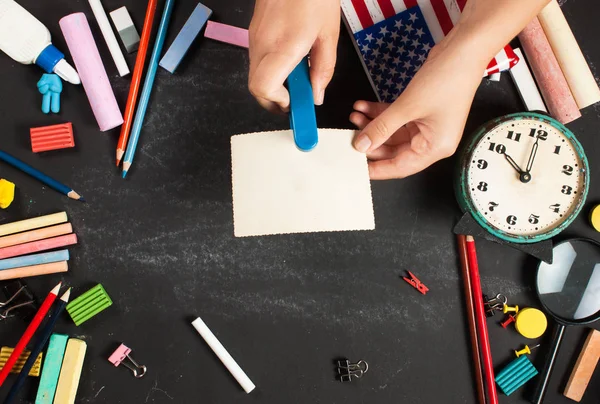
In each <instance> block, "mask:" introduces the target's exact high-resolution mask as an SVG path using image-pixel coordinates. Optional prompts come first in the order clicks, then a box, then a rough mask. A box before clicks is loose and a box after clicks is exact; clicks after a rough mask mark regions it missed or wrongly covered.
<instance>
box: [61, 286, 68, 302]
mask: <svg viewBox="0 0 600 404" xmlns="http://www.w3.org/2000/svg"><path fill="white" fill-rule="evenodd" d="M69 297H71V288H69V289H67V291H66V292H65V293H63V295H62V296H61V297H60V300H62V301H63V302H68V301H69Z"/></svg>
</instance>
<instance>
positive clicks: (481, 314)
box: [466, 236, 498, 404]
mask: <svg viewBox="0 0 600 404" xmlns="http://www.w3.org/2000/svg"><path fill="white" fill-rule="evenodd" d="M466 240H467V252H468V257H469V275H470V278H471V287H472V289H473V304H474V305H475V318H476V320H477V333H478V334H479V343H480V345H481V355H482V357H483V370H484V376H485V384H486V386H487V393H488V398H489V403H490V404H498V392H497V391H496V381H495V380H494V365H493V362H492V351H491V349H490V337H489V335H488V329H487V319H486V317H485V310H484V308H483V293H482V292H481V279H480V277H479V265H478V263H477V251H476V250H475V240H474V239H473V237H472V236H467V237H466Z"/></svg>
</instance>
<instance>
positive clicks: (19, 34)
mask: <svg viewBox="0 0 600 404" xmlns="http://www.w3.org/2000/svg"><path fill="white" fill-rule="evenodd" d="M51 39H52V38H51V37H50V31H48V28H46V26H44V24H42V23H41V22H40V21H39V20H38V19H37V18H35V17H34V16H33V15H31V14H30V13H29V11H27V10H25V9H24V8H23V7H21V6H20V5H19V4H17V3H16V2H15V1H14V0H0V50H2V51H3V52H4V53H6V54H7V55H8V56H10V57H11V58H13V59H14V60H15V61H17V62H19V63H22V64H24V65H30V64H32V63H35V64H36V65H38V66H39V67H41V68H42V69H44V70H45V71H46V73H56V74H58V75H59V76H60V77H61V78H62V79H63V80H66V81H68V82H69V83H73V84H80V83H81V80H80V79H79V75H78V74H77V72H76V71H75V69H73V67H72V66H71V65H70V64H68V63H67V61H66V60H65V55H63V54H62V53H61V52H60V51H59V50H58V49H56V47H55V46H54V45H52V42H51Z"/></svg>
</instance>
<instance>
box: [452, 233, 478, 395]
mask: <svg viewBox="0 0 600 404" xmlns="http://www.w3.org/2000/svg"><path fill="white" fill-rule="evenodd" d="M457 239H458V254H459V256H460V265H461V269H462V277H463V283H464V289H465V301H466V303H467V320H468V323H469V333H470V334H471V349H472V352H471V354H472V355H473V364H474V365H475V378H476V384H477V397H478V399H479V401H478V402H479V404H485V385H484V383H483V372H482V369H481V357H480V355H479V338H478V337H477V322H476V320H475V309H474V307H473V288H472V286H471V279H470V277H469V255H468V253H467V239H466V237H465V236H464V235H462V234H459V235H458V236H457Z"/></svg>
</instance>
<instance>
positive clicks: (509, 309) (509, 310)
mask: <svg viewBox="0 0 600 404" xmlns="http://www.w3.org/2000/svg"><path fill="white" fill-rule="evenodd" d="M502 312H503V313H504V314H506V313H515V314H517V313H518V312H519V306H513V307H511V306H508V305H506V304H504V305H503V306H502Z"/></svg>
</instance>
